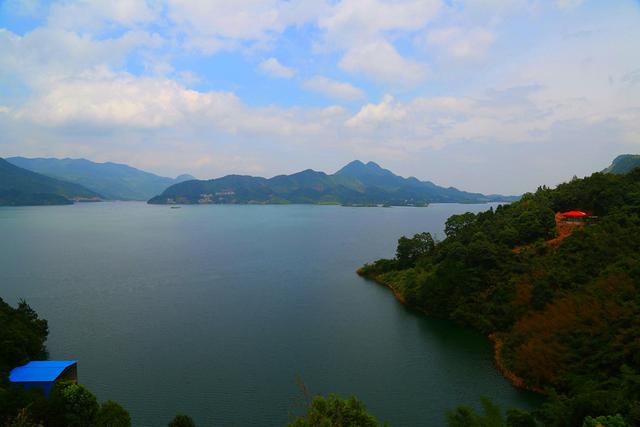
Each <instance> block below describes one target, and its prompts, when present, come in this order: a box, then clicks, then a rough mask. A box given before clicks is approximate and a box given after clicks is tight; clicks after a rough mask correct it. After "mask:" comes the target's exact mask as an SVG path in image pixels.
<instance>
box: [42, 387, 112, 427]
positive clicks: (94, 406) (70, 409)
mask: <svg viewBox="0 0 640 427" xmlns="http://www.w3.org/2000/svg"><path fill="white" fill-rule="evenodd" d="M50 405H51V408H52V411H53V420H52V423H51V424H53V425H56V426H57V425H60V426H65V427H92V426H93V425H95V423H96V418H97V415H98V411H99V409H100V406H99V405H98V401H97V400H96V397H95V396H94V395H93V394H92V393H91V392H90V391H89V390H88V389H87V388H85V387H84V386H82V385H80V384H73V383H69V382H61V383H57V384H56V386H55V387H54V388H53V391H52V392H51V398H50Z"/></svg>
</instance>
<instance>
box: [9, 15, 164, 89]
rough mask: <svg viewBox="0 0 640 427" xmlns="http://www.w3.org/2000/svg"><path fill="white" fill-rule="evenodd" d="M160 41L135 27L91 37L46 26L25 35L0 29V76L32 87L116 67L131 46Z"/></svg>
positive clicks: (146, 45) (154, 44)
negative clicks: (114, 35) (109, 36)
mask: <svg viewBox="0 0 640 427" xmlns="http://www.w3.org/2000/svg"><path fill="white" fill-rule="evenodd" d="M162 42H163V40H162V39H161V38H160V37H159V36H157V35H155V34H149V33H146V32H143V31H138V30H135V31H129V32H126V33H124V34H123V35H121V36H120V37H118V38H112V39H104V40H94V39H93V38H91V37H90V36H89V35H79V34H77V33H75V32H71V31H67V30H62V29H53V28H47V27H43V28H37V29H35V30H33V31H31V32H29V33H27V34H25V35H24V36H19V35H16V34H14V33H12V32H10V31H8V30H3V29H0V51H2V55H0V75H2V74H9V75H12V76H14V77H18V78H19V79H21V80H22V81H23V82H25V83H26V84H27V85H29V86H34V85H38V84H41V83H42V82H50V81H53V80H56V79H60V78H64V77H68V76H72V75H75V74H77V73H79V72H82V71H83V70H86V69H89V68H92V67H96V66H101V65H104V66H110V67H119V66H120V65H121V64H122V63H123V61H124V59H125V58H126V56H127V55H128V54H129V53H130V52H131V51H132V50H133V49H137V48H141V47H158V46H160V45H161V44H162Z"/></svg>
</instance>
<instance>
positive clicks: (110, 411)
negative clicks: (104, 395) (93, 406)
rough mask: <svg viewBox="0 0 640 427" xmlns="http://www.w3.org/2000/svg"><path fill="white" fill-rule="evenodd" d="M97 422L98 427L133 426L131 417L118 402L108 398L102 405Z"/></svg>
mask: <svg viewBox="0 0 640 427" xmlns="http://www.w3.org/2000/svg"><path fill="white" fill-rule="evenodd" d="M96 424H97V426H98V427H131V417H130V416H129V413H128V412H127V411H126V410H125V409H124V408H123V407H122V406H120V405H119V404H118V403H116V402H114V401H113V400H107V401H106V402H104V403H103V404H102V405H101V406H100V411H99V412H98V417H97V423H96Z"/></svg>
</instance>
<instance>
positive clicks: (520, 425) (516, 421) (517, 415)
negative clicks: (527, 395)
mask: <svg viewBox="0 0 640 427" xmlns="http://www.w3.org/2000/svg"><path fill="white" fill-rule="evenodd" d="M537 425H538V423H536V420H535V418H533V415H531V414H530V413H529V412H527V411H523V410H522V409H508V410H507V427H536V426H537Z"/></svg>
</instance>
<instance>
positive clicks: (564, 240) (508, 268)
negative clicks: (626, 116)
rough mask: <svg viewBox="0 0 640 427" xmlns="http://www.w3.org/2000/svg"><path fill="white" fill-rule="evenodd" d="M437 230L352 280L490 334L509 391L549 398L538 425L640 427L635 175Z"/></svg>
mask: <svg viewBox="0 0 640 427" xmlns="http://www.w3.org/2000/svg"><path fill="white" fill-rule="evenodd" d="M573 209H577V210H582V211H587V212H591V213H592V214H593V215H596V216H597V217H598V220H597V221H595V222H589V223H586V224H575V225H573V224H565V223H563V224H562V227H557V224H556V221H555V218H554V217H555V215H554V213H555V212H564V211H567V210H573ZM567 227H571V230H569V231H568V230H566V228H567ZM558 228H561V229H562V230H561V231H563V234H562V235H561V236H558V237H557V229H558ZM445 230H446V231H445V234H446V236H447V238H446V239H445V240H444V241H442V242H439V243H438V242H434V241H433V239H432V238H431V236H430V235H429V234H428V233H423V234H419V235H416V236H414V237H413V238H404V237H403V238H401V239H400V240H399V241H398V249H397V253H396V258H394V259H391V260H379V261H376V262H375V263H373V264H369V265H365V266H364V267H363V268H361V269H360V270H359V271H358V272H359V274H361V275H363V276H365V277H367V278H371V279H373V280H375V281H377V282H379V283H382V284H384V285H386V286H388V287H389V288H391V289H392V290H393V291H394V293H395V294H396V295H397V296H398V298H399V299H401V300H402V301H404V302H406V303H407V304H409V305H411V306H414V307H417V308H419V309H421V310H423V311H425V312H427V313H429V314H430V315H433V316H437V317H443V318H448V319H452V320H454V321H457V322H459V323H462V324H466V325H469V326H472V327H474V328H476V329H478V330H480V331H482V332H484V333H486V334H491V336H492V337H493V338H494V341H495V343H496V349H497V353H496V361H497V363H498V365H499V367H501V368H502V370H503V373H505V375H506V376H507V377H508V378H510V379H511V380H512V382H513V383H514V384H516V385H519V386H524V387H527V388H532V389H537V390H549V389H551V388H552V389H554V390H555V392H556V393H557V394H551V398H550V399H549V401H548V402H547V403H546V404H545V405H544V406H543V408H542V411H541V412H540V414H539V415H540V418H541V421H542V422H543V425H550V426H578V427H579V426H582V422H583V420H584V418H585V417H586V416H587V415H590V416H599V415H613V414H616V413H620V414H622V415H624V416H625V417H626V419H627V422H628V425H640V424H638V423H639V422H640V386H639V385H640V168H639V169H635V170H634V171H632V172H631V173H629V174H626V175H616V174H608V173H596V174H593V175H592V176H591V177H588V178H584V179H576V180H573V181H571V182H569V183H566V184H561V185H559V186H558V187H557V188H556V189H553V190H552V189H548V188H540V189H538V191H536V192H535V193H534V194H525V195H524V196H523V197H522V199H521V200H520V201H518V202H515V203H512V204H510V205H504V206H499V207H498V208H497V209H496V210H495V211H494V210H489V211H487V212H483V213H479V214H472V213H467V214H463V215H454V216H452V217H451V218H449V219H448V220H447V223H446V228H445Z"/></svg>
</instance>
